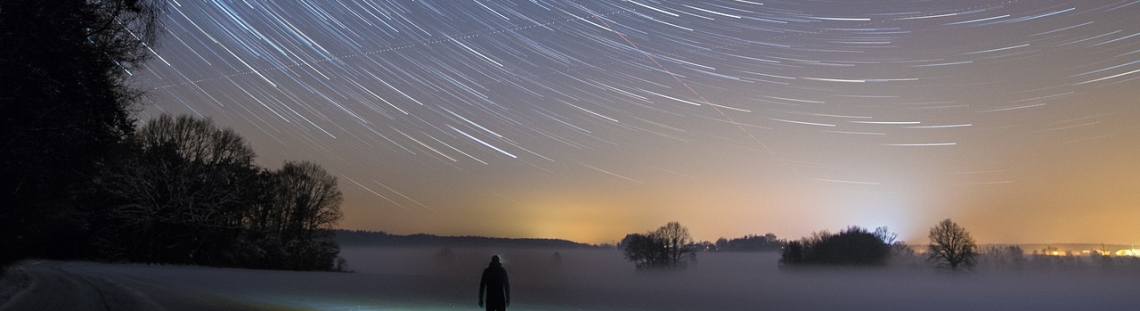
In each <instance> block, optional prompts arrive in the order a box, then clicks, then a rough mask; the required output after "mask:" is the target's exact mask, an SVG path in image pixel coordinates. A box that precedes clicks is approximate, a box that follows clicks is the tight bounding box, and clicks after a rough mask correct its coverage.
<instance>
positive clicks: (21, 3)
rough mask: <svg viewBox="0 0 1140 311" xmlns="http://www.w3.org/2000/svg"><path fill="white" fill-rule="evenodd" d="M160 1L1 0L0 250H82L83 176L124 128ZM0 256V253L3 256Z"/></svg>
mask: <svg viewBox="0 0 1140 311" xmlns="http://www.w3.org/2000/svg"><path fill="white" fill-rule="evenodd" d="M164 3H165V1H148V0H105V1H84V0H61V1H42V0H5V1H3V2H0V42H2V43H3V45H4V47H3V48H0V81H3V83H0V202H3V208H0V236H3V237H4V238H3V239H0V257H17V256H21V255H24V254H30V255H37V256H48V257H74V256H77V255H78V254H80V253H81V252H83V251H85V250H86V247H85V245H83V243H84V241H85V236H86V233H85V232H84V231H83V228H86V227H87V226H86V224H84V223H83V219H84V216H83V214H85V213H87V211H85V210H82V209H80V208H78V207H80V206H84V205H87V204H88V202H89V201H92V198H90V197H89V196H91V195H92V194H90V193H89V192H88V191H89V190H90V187H89V186H90V184H89V183H90V181H91V180H92V179H93V178H94V177H95V176H98V172H99V170H100V169H101V166H103V165H104V164H105V163H106V162H107V161H109V159H112V158H114V157H115V153H116V152H117V150H118V149H119V147H120V145H121V143H122V142H123V141H124V138H126V137H127V136H128V135H129V134H130V133H131V132H132V131H133V128H134V126H133V120H132V118H131V116H130V110H131V107H132V106H133V104H134V102H135V101H134V100H135V99H136V98H138V94H139V92H137V91H135V90H133V89H131V88H130V87H129V86H128V85H127V84H126V83H125V78H126V77H128V76H129V72H130V71H132V70H135V69H136V68H137V67H138V66H139V65H141V64H142V62H143V61H144V60H146V59H147V55H148V54H147V53H148V51H147V50H146V47H147V45H148V44H151V43H153V42H154V39H155V37H156V35H157V34H158V33H159V27H158V25H159V23H158V18H159V13H160V11H161V6H162V5H164ZM3 260H4V258H0V261H3Z"/></svg>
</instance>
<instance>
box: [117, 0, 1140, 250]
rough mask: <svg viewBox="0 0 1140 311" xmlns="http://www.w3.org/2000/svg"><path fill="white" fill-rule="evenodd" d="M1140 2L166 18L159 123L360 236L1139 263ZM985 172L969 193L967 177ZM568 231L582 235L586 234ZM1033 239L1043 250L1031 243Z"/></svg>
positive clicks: (186, 8) (185, 12) (402, 5)
mask: <svg viewBox="0 0 1140 311" xmlns="http://www.w3.org/2000/svg"><path fill="white" fill-rule="evenodd" d="M1136 16H1140V1H1135V0H1127V1H1113V0H1108V1H1100V0H1094V1H1071V0H1069V1H1063V0H1056V1H1054V0H1010V1H858V2H857V3H856V2H851V1H763V2H759V1H743V0H715V1H698V2H694V1H668V0H661V1H651V0H630V1H572V0H565V1H539V0H535V1H395V0H392V1H385V0H368V1H364V0H362V1H348V0H320V1H170V2H169V8H168V12H167V15H166V17H165V18H164V23H165V27H166V30H167V33H166V34H165V35H164V36H163V37H161V39H160V44H159V45H158V46H155V47H153V48H154V49H153V51H154V53H155V54H156V55H158V56H159V57H158V58H155V59H156V61H152V62H151V63H149V66H147V67H146V69H145V70H143V71H142V72H133V74H134V75H135V77H134V80H133V82H132V83H134V84H135V85H136V86H139V87H141V88H142V89H144V90H148V95H147V102H148V105H147V106H146V107H145V109H144V110H143V111H141V112H140V114H139V118H140V119H141V120H144V121H145V120H147V119H149V118H150V117H153V116H155V115H157V114H159V113H175V114H194V115H198V116H203V117H211V118H213V119H215V121H217V122H218V123H219V124H222V125H224V126H227V127H232V128H234V129H235V130H237V131H238V132H239V133H241V134H242V135H243V136H245V137H246V138H247V139H248V140H249V141H250V142H251V144H252V145H253V147H254V150H256V151H257V153H258V155H259V159H258V161H259V162H261V163H263V164H266V165H269V166H271V167H273V166H276V165H278V164H279V163H281V162H282V161H284V160H285V159H299V160H313V161H316V162H318V163H320V164H321V165H322V166H324V167H325V168H326V169H328V170H329V171H331V172H332V173H334V174H337V175H339V176H341V177H342V178H341V183H340V187H341V190H342V191H344V193H345V196H346V200H345V203H344V205H343V206H342V209H343V211H344V212H345V219H344V220H343V221H342V223H341V226H342V227H344V228H349V229H368V230H385V231H389V232H394V233H415V232H428V233H436V234H479V235H494V236H518V237H554V238H566V239H574V240H579V241H584V242H611V241H613V240H616V239H619V238H620V237H621V236H622V235H624V234H625V233H628V232H640V231H644V230H648V229H651V228H653V227H656V226H658V225H660V224H663V223H665V222H667V221H671V220H678V221H681V222H682V223H683V224H686V225H688V226H689V227H690V228H691V230H692V231H693V232H694V235H695V237H697V238H698V239H715V238H717V237H720V236H726V237H732V236H741V235H744V234H758V233H761V234H762V233H764V232H775V233H777V234H778V235H780V236H782V237H796V236H800V235H805V234H807V233H810V232H811V231H813V230H820V229H827V228H831V229H838V228H841V227H843V226H847V225H862V226H871V227H874V226H881V225H887V226H890V227H892V228H895V229H896V230H899V231H900V232H902V233H903V236H904V237H906V238H911V239H915V241H921V240H922V238H923V236H924V235H922V232H923V231H924V230H925V229H926V228H927V227H929V225H930V224H933V223H934V222H936V221H937V220H940V219H943V218H948V217H950V218H954V219H955V220H958V222H959V223H962V224H964V225H967V226H968V227H970V228H971V230H972V231H975V232H976V233H975V235H976V236H977V237H978V238H980V239H982V240H986V241H993V242H1040V241H1042V240H1041V239H1044V241H1070V240H1081V241H1089V240H1091V241H1104V242H1115V243H1135V242H1136V241H1137V240H1140V230H1137V229H1136V226H1135V224H1134V223H1132V222H1129V221H1128V220H1129V219H1131V220H1133V221H1134V220H1136V219H1140V208H1138V207H1140V206H1137V205H1136V202H1140V190H1137V189H1140V165H1137V162H1136V159H1138V157H1137V156H1138V155H1140V143H1137V142H1140V128H1138V126H1137V125H1136V124H1137V123H1136V122H1135V121H1134V120H1135V119H1136V118H1137V117H1140V100H1138V99H1137V98H1140V91H1138V88H1137V86H1138V84H1140V82H1138V81H1137V79H1140V23H1136V22H1135V21H1136ZM964 172H965V173H964ZM567 215H572V216H567ZM1025 232H1034V237H1033V238H1029V237H1027V236H1026V235H1025Z"/></svg>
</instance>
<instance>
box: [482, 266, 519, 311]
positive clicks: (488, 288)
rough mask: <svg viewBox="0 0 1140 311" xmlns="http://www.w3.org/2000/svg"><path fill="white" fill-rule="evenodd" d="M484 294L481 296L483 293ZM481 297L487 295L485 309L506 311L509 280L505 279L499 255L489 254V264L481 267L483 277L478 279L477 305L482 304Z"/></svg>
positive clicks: (509, 303)
mask: <svg viewBox="0 0 1140 311" xmlns="http://www.w3.org/2000/svg"><path fill="white" fill-rule="evenodd" d="M484 292H485V293H486V294H487V295H486V296H483V293H484ZM483 297H487V311H506V310H507V306H509V305H511V282H510V280H508V279H507V270H506V269H503V264H502V263H501V262H499V255H495V256H491V264H490V265H489V266H488V267H487V269H483V278H482V279H480V280H479V306H480V307H482V306H483Z"/></svg>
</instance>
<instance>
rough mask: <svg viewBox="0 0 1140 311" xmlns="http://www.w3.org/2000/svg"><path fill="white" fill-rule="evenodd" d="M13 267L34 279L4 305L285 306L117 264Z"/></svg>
mask: <svg viewBox="0 0 1140 311" xmlns="http://www.w3.org/2000/svg"><path fill="white" fill-rule="evenodd" d="M14 268H15V269H21V270H22V271H23V273H25V274H26V275H27V276H28V277H29V278H30V279H31V285H30V286H29V287H28V288H27V289H25V290H23V291H21V292H19V293H17V294H16V295H14V296H12V298H11V299H10V300H9V301H8V302H7V303H6V304H4V305H3V306H0V311H25V310H42V311H84V310H91V311H111V310H115V311H133V310H169V311H181V310H187V311H189V310H206V311H228V310H267V309H276V310H280V309H281V308H279V307H280V306H273V305H269V304H260V303H258V302H257V301H253V300H248V299H242V298H241V297H240V296H230V295H227V294H225V291H226V290H227V289H225V288H222V287H213V289H215V290H211V289H210V287H207V288H193V287H194V286H192V285H193V284H185V285H186V286H171V284H164V283H161V282H156V280H154V279H148V278H146V277H145V274H146V273H138V274H142V275H144V276H143V277H139V275H133V274H132V273H123V272H125V271H122V270H117V269H115V268H117V267H116V266H114V265H105V264H96V263H85V262H58V261H34V262H27V263H24V264H23V265H21V266H19V267H14ZM126 272H130V271H126ZM136 272H137V271H136Z"/></svg>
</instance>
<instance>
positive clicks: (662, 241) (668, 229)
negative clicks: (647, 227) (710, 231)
mask: <svg viewBox="0 0 1140 311" xmlns="http://www.w3.org/2000/svg"><path fill="white" fill-rule="evenodd" d="M622 241H623V242H622V244H623V245H625V258H626V259H627V260H629V261H633V262H634V264H635V265H636V266H637V267H638V268H683V267H685V266H686V265H687V264H688V262H689V261H691V260H693V259H695V257H696V249H695V248H694V247H693V238H692V236H690V235H689V228H687V227H684V226H681V224H680V223H678V222H670V223H668V224H665V225H664V226H661V227H660V228H657V230H656V231H652V232H649V233H646V234H630V235H627V236H626V238H625V239H623V240H622Z"/></svg>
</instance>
